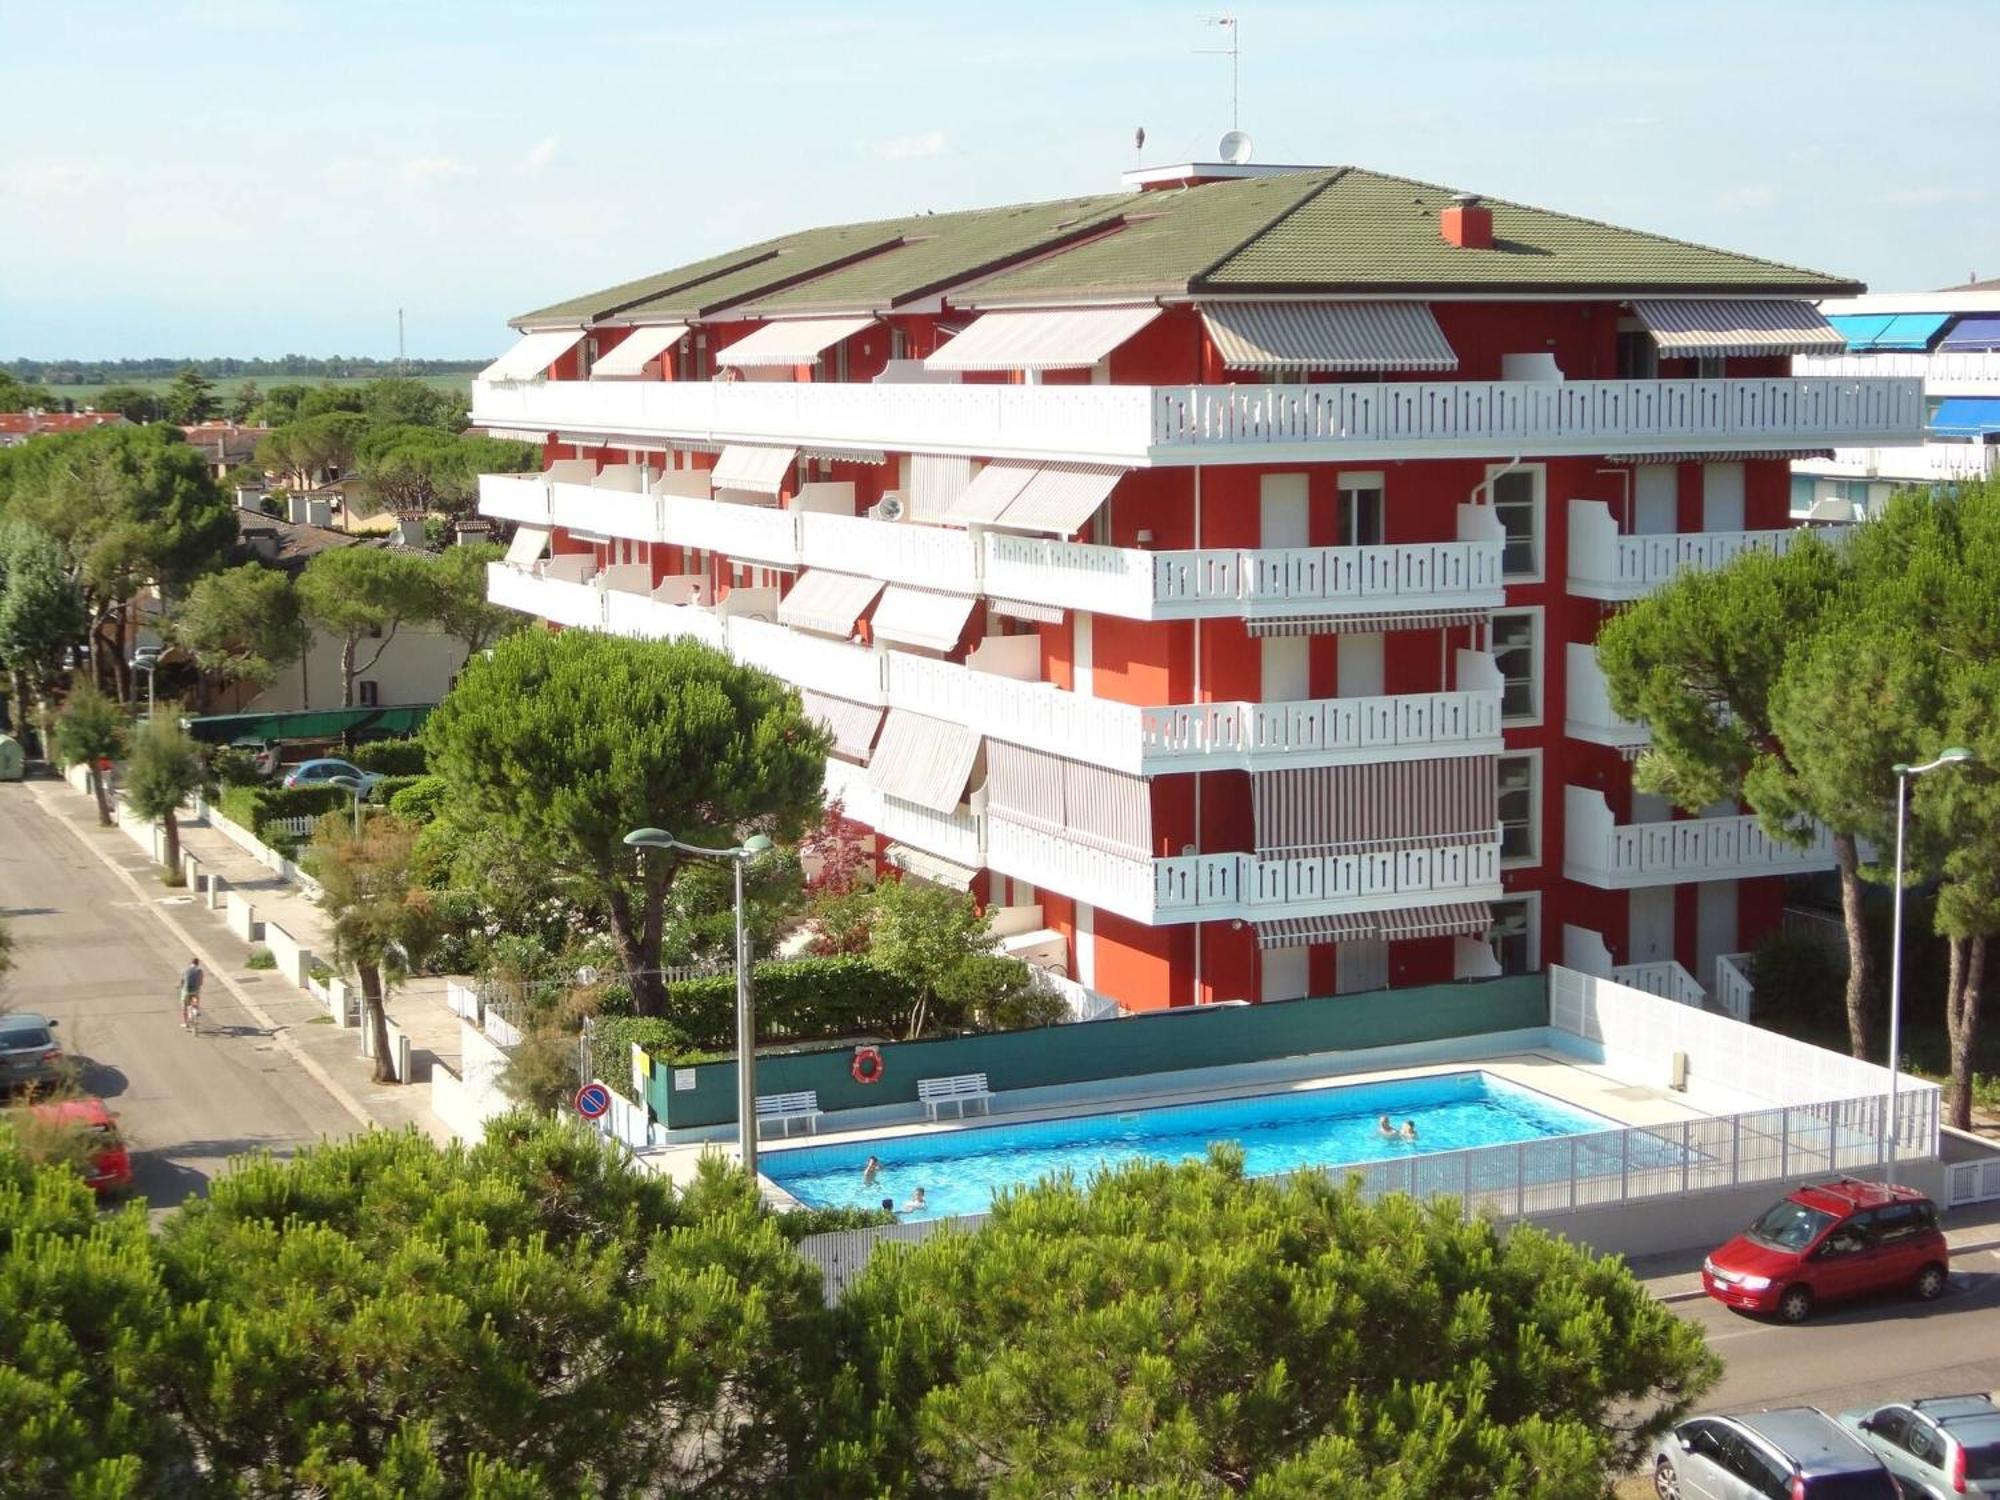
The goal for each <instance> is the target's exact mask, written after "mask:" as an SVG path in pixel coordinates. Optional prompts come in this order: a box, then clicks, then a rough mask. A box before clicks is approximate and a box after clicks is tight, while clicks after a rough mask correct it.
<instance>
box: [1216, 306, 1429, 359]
mask: <svg viewBox="0 0 2000 1500" xmlns="http://www.w3.org/2000/svg"><path fill="white" fill-rule="evenodd" d="M1201 320H1202V322H1203V323H1205V324H1207V325H1208V336H1209V337H1210V338H1211V339H1213V340H1214V341H1215V350H1216V353H1218V354H1220V355H1221V356H1222V363H1223V364H1224V365H1225V366H1227V367H1228V368H1229V369H1232V370H1300V371H1304V370H1432V371H1451V370H1456V369H1457V368H1458V355H1457V354H1456V353H1454V352H1453V350H1452V347H1451V345H1450V344H1448V343H1447V342H1445V336H1444V331H1443V330H1442V329H1440V328H1439V327H1438V325H1437V319H1436V318H1435V317H1433V316H1432V315H1431V309H1430V304H1428V303H1425V302H1215V303H1209V304H1205V305H1204V306H1203V307H1202V309H1201Z"/></svg>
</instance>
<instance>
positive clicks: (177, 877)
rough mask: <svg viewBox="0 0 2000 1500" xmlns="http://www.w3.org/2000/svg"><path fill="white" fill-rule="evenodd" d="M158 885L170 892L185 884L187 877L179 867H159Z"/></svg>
mask: <svg viewBox="0 0 2000 1500" xmlns="http://www.w3.org/2000/svg"><path fill="white" fill-rule="evenodd" d="M160 884H161V885H164V886H166V887H168V888H169V889H172V890H179V889H180V888H181V887H182V886H184V885H186V884H187V876H186V874H185V873H183V872H182V870H181V867H180V866H179V865H161V866H160Z"/></svg>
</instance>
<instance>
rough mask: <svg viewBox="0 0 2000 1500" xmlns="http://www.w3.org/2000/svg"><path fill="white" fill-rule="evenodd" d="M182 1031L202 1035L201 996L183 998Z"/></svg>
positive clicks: (184, 996) (185, 996)
mask: <svg viewBox="0 0 2000 1500" xmlns="http://www.w3.org/2000/svg"><path fill="white" fill-rule="evenodd" d="M181 1030H183V1031H191V1032H193V1033H194V1034H195V1035H196V1036H200V1035H201V996H200V995H183V996H181Z"/></svg>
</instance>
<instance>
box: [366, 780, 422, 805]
mask: <svg viewBox="0 0 2000 1500" xmlns="http://www.w3.org/2000/svg"><path fill="white" fill-rule="evenodd" d="M437 779H438V778H437V777H435V776H384V777H383V778H382V779H381V780H380V781H378V782H376V783H375V785H374V786H372V787H370V788H369V790H368V800H369V801H370V802H374V803H377V804H379V805H380V806H383V807H389V808H391V810H392V811H393V806H392V804H393V802H394V800H395V797H396V795H397V794H398V793H399V792H407V791H408V790H409V789H410V788H411V787H413V786H416V785H418V784H420V783H422V782H426V781H436V780H437Z"/></svg>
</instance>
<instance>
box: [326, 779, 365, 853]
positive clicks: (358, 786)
mask: <svg viewBox="0 0 2000 1500" xmlns="http://www.w3.org/2000/svg"><path fill="white" fill-rule="evenodd" d="M326 783H327V785H328V786H344V787H346V788H347V789H348V790H349V791H350V792H352V793H353V794H354V836H355V837H356V838H360V837H361V799H362V797H363V796H364V795H365V794H366V793H367V791H368V783H367V782H365V781H356V780H355V779H354V778H353V777H352V776H329V777H327V778H326Z"/></svg>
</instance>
